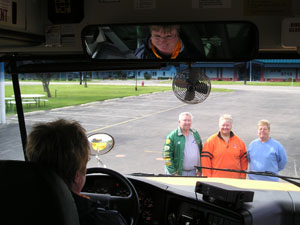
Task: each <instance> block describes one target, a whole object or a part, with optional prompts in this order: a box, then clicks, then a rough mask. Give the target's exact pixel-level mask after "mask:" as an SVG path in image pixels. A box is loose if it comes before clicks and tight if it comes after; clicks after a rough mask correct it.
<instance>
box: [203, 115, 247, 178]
mask: <svg viewBox="0 0 300 225" xmlns="http://www.w3.org/2000/svg"><path fill="white" fill-rule="evenodd" d="M232 122H233V120H232V116H231V115H229V114H224V115H221V116H220V118H219V131H218V132H217V133H216V134H213V135H212V136H210V137H209V138H208V139H207V141H206V142H205V143H204V146H203V151H202V153H201V165H202V166H203V167H210V168H216V169H232V170H247V168H248V159H247V151H246V145H245V143H244V142H243V141H242V140H241V139H240V138H239V137H238V136H237V135H236V134H234V133H233V132H232ZM202 175H203V176H207V177H223V178H238V179H245V178H246V174H245V173H235V172H227V171H221V170H211V169H204V168H202Z"/></svg>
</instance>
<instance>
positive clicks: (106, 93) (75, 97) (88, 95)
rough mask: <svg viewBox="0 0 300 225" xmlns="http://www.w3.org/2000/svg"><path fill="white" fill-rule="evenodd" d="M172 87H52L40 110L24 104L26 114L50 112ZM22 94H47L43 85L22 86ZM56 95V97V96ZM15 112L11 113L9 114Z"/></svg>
mask: <svg viewBox="0 0 300 225" xmlns="http://www.w3.org/2000/svg"><path fill="white" fill-rule="evenodd" d="M168 90H171V87H160V86H151V87H150V86H148V87H147V86H145V87H138V88H137V91H136V90H135V86H127V85H120V86H117V85H88V87H87V88H86V87H84V85H51V84H50V91H51V95H52V97H51V98H48V97H45V98H46V99H48V102H46V105H45V106H44V104H43V103H41V107H40V108H35V107H33V106H31V107H28V106H27V105H25V104H24V107H23V108H24V112H30V111H36V110H48V109H53V108H59V107H64V106H72V105H80V104H84V103H89V102H95V101H103V100H107V99H112V98H122V97H126V96H137V95H140V94H146V93H153V92H159V91H168ZM21 93H22V94H45V95H47V94H46V93H45V92H44V91H43V87H42V85H23V86H21ZM55 93H56V96H55ZM13 94H14V93H13V88H12V86H6V87H5V96H6V97H10V96H11V95H13ZM11 113H15V112H9V114H11Z"/></svg>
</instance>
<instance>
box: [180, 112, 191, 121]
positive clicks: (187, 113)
mask: <svg viewBox="0 0 300 225" xmlns="http://www.w3.org/2000/svg"><path fill="white" fill-rule="evenodd" d="M186 115H188V116H190V117H191V119H192V120H193V115H192V114H191V113H190V112H182V113H180V114H179V117H178V120H181V119H182V117H184V116H186Z"/></svg>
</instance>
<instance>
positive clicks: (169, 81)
mask: <svg viewBox="0 0 300 225" xmlns="http://www.w3.org/2000/svg"><path fill="white" fill-rule="evenodd" d="M210 82H211V84H213V85H244V81H214V80H212V81H210ZM160 83H162V84H171V83H172V80H167V81H160ZM246 84H247V85H256V86H298V87H299V86H300V82H291V81H285V82H272V81H267V82H259V81H247V83H246Z"/></svg>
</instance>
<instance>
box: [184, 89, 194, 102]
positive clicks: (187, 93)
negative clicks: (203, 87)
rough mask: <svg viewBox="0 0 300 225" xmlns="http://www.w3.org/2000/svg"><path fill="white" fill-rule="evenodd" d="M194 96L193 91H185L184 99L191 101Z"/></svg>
mask: <svg viewBox="0 0 300 225" xmlns="http://www.w3.org/2000/svg"><path fill="white" fill-rule="evenodd" d="M194 98H195V91H187V92H186V93H185V96H184V100H185V101H192V100H193V99H194Z"/></svg>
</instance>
